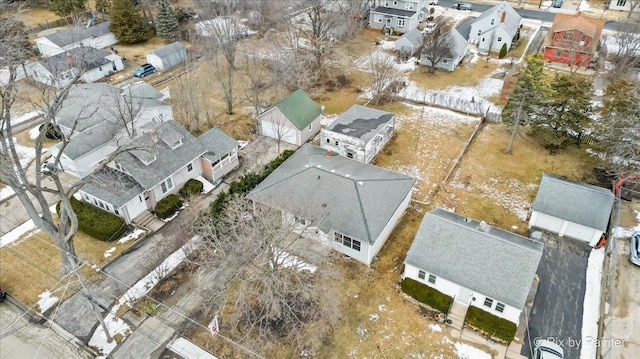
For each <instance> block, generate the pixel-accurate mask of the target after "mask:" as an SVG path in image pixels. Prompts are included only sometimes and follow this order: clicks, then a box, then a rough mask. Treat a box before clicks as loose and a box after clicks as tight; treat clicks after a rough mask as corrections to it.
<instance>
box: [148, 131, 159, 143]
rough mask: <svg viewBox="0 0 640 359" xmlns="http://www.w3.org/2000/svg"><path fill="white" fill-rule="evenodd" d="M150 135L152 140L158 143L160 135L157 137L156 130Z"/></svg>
mask: <svg viewBox="0 0 640 359" xmlns="http://www.w3.org/2000/svg"><path fill="white" fill-rule="evenodd" d="M149 134H150V135H151V139H152V140H153V142H158V135H156V130H151V132H149Z"/></svg>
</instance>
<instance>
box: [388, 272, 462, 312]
mask: <svg viewBox="0 0 640 359" xmlns="http://www.w3.org/2000/svg"><path fill="white" fill-rule="evenodd" d="M400 288H402V291H403V292H405V293H407V294H408V295H410V296H412V297H413V298H415V299H416V300H417V301H419V302H420V303H424V304H426V305H428V306H430V307H431V308H433V309H435V310H438V311H441V312H443V313H446V312H447V311H448V310H449V307H450V306H451V303H452V302H453V298H451V297H450V296H448V295H446V294H444V293H442V292H440V291H438V290H435V289H433V288H431V287H429V286H428V285H424V284H422V283H420V282H418V281H416V280H413V279H411V278H405V279H404V280H403V281H402V283H400Z"/></svg>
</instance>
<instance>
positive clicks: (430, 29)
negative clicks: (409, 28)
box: [422, 22, 438, 34]
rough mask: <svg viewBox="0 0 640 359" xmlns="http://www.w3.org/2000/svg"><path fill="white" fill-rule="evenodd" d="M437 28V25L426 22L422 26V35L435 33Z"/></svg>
mask: <svg viewBox="0 0 640 359" xmlns="http://www.w3.org/2000/svg"><path fill="white" fill-rule="evenodd" d="M437 27H438V24H436V23H435V22H428V23H427V24H426V25H424V29H422V33H423V34H430V33H432V32H434V31H436V28H437Z"/></svg>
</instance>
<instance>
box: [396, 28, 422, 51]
mask: <svg viewBox="0 0 640 359" xmlns="http://www.w3.org/2000/svg"><path fill="white" fill-rule="evenodd" d="M393 46H394V48H395V50H396V51H398V52H399V53H401V54H403V55H406V56H413V55H414V54H415V53H416V52H418V50H420V48H421V47H422V32H420V30H418V29H413V30H409V31H407V32H406V33H405V34H404V35H402V36H400V38H398V40H396V41H395V43H394V45H393Z"/></svg>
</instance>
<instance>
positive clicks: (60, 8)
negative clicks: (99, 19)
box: [49, 0, 87, 17]
mask: <svg viewBox="0 0 640 359" xmlns="http://www.w3.org/2000/svg"><path fill="white" fill-rule="evenodd" d="M86 3H87V0H51V5H50V6H49V10H51V11H53V13H54V14H56V15H58V16H60V17H67V16H69V15H72V14H77V13H80V12H82V11H84V10H85V9H86Z"/></svg>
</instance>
